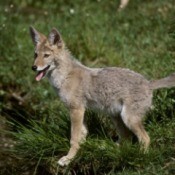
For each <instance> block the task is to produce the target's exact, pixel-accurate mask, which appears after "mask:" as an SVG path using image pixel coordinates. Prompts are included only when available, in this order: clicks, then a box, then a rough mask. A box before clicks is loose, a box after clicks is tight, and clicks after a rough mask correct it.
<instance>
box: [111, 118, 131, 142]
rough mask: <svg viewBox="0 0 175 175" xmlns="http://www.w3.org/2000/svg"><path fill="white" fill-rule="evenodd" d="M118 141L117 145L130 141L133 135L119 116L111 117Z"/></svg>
mask: <svg viewBox="0 0 175 175" xmlns="http://www.w3.org/2000/svg"><path fill="white" fill-rule="evenodd" d="M112 121H113V123H114V125H115V127H116V131H117V134H118V136H119V139H118V141H117V144H122V142H123V141H125V140H132V136H133V133H132V132H131V131H130V130H129V129H128V128H127V127H126V125H125V124H124V122H123V120H122V118H121V116H117V117H112Z"/></svg>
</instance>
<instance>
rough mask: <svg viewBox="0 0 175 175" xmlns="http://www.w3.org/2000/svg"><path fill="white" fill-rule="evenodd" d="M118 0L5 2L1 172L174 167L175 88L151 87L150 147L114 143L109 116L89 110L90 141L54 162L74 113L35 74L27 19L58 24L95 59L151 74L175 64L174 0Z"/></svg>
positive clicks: (65, 145)
mask: <svg viewBox="0 0 175 175" xmlns="http://www.w3.org/2000/svg"><path fill="white" fill-rule="evenodd" d="M118 4H119V1H113V0H111V1H109V0H101V1H98V0H97V1H92V0H87V1H81V0H74V1H69V0H66V1H63V0H60V1H58V2H57V1H54V0H48V1H47V2H46V1H45V2H43V1H41V0H39V1H34V0H23V1H19V0H16V1H11V0H6V1H2V2H0V14H1V15H0V38H1V39H0V53H1V54H0V112H1V113H0V118H3V119H4V118H5V121H6V123H5V125H6V127H5V128H4V127H3V128H1V127H0V137H1V138H3V139H2V144H0V169H1V170H0V174H2V175H4V174H7V175H8V174H13V175H17V174H27V173H28V174H30V175H32V174H38V175H41V174H47V175H49V174H97V175H100V174H118V175H125V174H130V175H136V174H137V175H139V174H145V175H150V174H160V175H161V174H162V175H171V174H172V175H174V174H175V168H174V167H175V137H174V133H175V129H174V128H175V100H174V99H175V98H174V97H175V90H174V88H171V89H168V90H167V89H164V90H158V91H155V92H154V99H153V107H154V108H153V110H152V111H150V112H149V113H148V114H147V119H146V121H145V126H146V129H147V130H148V132H149V135H150V136H151V146H150V150H149V152H148V153H147V154H143V153H142V152H141V151H139V145H138V143H135V144H131V143H128V142H126V143H124V144H123V145H122V146H121V147H117V146H116V144H115V141H116V140H117V133H116V132H115V129H114V127H113V125H112V123H111V121H110V120H109V117H106V116H104V114H101V113H97V112H93V111H87V112H86V115H85V118H86V120H87V125H88V128H89V136H88V138H87V141H86V142H85V143H84V144H82V147H81V149H80V151H79V153H78V155H77V156H76V158H75V159H74V160H73V161H72V163H71V164H70V165H69V166H68V167H65V168H61V167H59V166H58V165H57V160H58V159H59V158H60V157H61V156H62V155H65V154H66V153H67V151H68V149H69V139H70V121H69V113H68V111H67V109H66V108H65V107H64V105H63V104H62V103H61V102H60V101H59V99H58V97H57V96H56V94H55V93H54V91H53V90H52V88H51V87H50V85H49V84H48V82H47V80H43V81H42V82H41V83H36V82H35V80H34V73H33V72H32V71H31V65H32V63H33V52H34V48H33V44H32V41H31V39H30V37H29V32H28V28H29V26H30V25H33V26H34V27H35V28H37V29H38V30H39V31H41V32H42V33H45V34H48V33H49V31H50V30H51V28H52V27H56V28H58V30H59V31H60V33H61V34H62V36H63V39H64V40H65V43H66V44H67V46H68V48H69V49H70V51H71V52H72V53H73V55H74V56H75V57H76V58H77V59H78V60H80V61H81V62H82V63H84V64H86V65H87V66H90V67H105V66H119V67H127V68H129V69H132V70H134V71H137V72H139V73H141V74H143V75H144V76H145V77H147V78H148V79H155V78H160V77H164V76H166V75H168V74H169V73H171V72H174V67H175V44H174V43H175V42H174V36H175V35H174V34H175V19H174V15H175V6H174V0H167V1H164V0H157V1H149V0H146V1H141V0H135V1H131V2H130V3H129V5H128V7H127V8H126V9H125V10H124V11H121V12H117V5H118ZM1 121H2V120H1ZM2 125H3V123H2ZM11 141H13V145H12V146H4V145H11Z"/></svg>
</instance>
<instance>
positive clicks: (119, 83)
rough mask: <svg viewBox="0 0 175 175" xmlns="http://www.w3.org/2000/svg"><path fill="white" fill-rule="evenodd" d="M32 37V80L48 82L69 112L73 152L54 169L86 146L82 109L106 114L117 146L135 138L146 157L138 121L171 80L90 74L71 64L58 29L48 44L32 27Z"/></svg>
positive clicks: (108, 71)
mask: <svg viewBox="0 0 175 175" xmlns="http://www.w3.org/2000/svg"><path fill="white" fill-rule="evenodd" d="M30 34H31V37H32V40H33V43H34V45H35V61H34V65H33V67H32V69H33V70H35V71H37V72H38V73H37V76H36V80H37V81H40V80H41V79H42V78H44V77H45V76H47V77H48V79H49V81H50V83H51V85H52V86H53V87H54V89H55V90H56V91H57V94H58V95H59V96H60V98H61V100H62V101H63V102H64V103H65V105H66V106H67V107H68V109H69V111H70V118H71V140H70V145H71V147H70V150H69V152H68V154H67V155H66V156H64V157H62V158H61V159H60V160H59V161H58V163H59V164H60V165H61V166H64V165H67V164H69V162H70V161H71V159H73V158H74V156H75V155H76V153H77V151H78V149H79V147H80V143H82V141H84V140H85V138H86V135H87V129H86V125H85V122H84V113H85V110H86V108H97V109H99V110H102V111H105V112H108V113H109V114H110V115H111V119H112V121H113V123H114V125H115V126H116V130H117V133H118V135H119V139H120V140H119V141H120V142H121V141H123V140H124V139H128V138H130V137H131V136H132V134H135V135H136V136H137V138H138V141H139V143H141V146H142V148H143V149H144V150H145V151H146V150H147V148H148V146H149V143H150V138H149V136H148V134H147V132H146V131H145V129H144V126H143V124H142V120H143V118H144V115H145V112H146V111H147V110H148V109H149V108H150V107H151V103H152V93H153V90H154V89H158V88H165V87H166V88H168V87H172V86H175V74H172V75H171V76H169V77H166V78H162V79H160V80H155V81H148V80H147V79H145V78H144V77H143V76H142V75H140V74H138V73H136V72H134V71H131V70H129V69H124V68H117V67H108V68H94V69H93V68H88V67H86V66H84V65H82V64H81V63H80V62H78V61H77V60H75V59H74V57H73V56H72V55H71V53H70V52H69V51H68V50H67V48H66V47H65V44H64V42H63V40H62V37H61V35H60V34H59V32H58V31H57V30H56V29H52V30H51V32H50V34H49V37H48V38H46V36H44V35H43V34H41V33H39V32H38V31H37V30H36V29H34V28H33V27H31V28H30ZM116 149H117V147H116Z"/></svg>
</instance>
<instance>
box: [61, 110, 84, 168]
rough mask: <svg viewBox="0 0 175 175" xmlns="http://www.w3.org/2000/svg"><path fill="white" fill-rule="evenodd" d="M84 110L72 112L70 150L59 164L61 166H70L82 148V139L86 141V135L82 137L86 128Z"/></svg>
mask: <svg viewBox="0 0 175 175" xmlns="http://www.w3.org/2000/svg"><path fill="white" fill-rule="evenodd" d="M84 112H85V109H84V108H80V109H71V110H70V118H71V140H70V145H71V147H70V150H69V152H68V154H67V155H66V156H63V157H62V158H61V159H60V160H59V161H58V164H59V165H61V166H65V165H68V164H69V163H70V161H71V159H73V158H74V157H75V155H76V153H77V151H78V149H79V148H80V143H81V141H82V139H85V138H84V137H85V135H82V131H84V129H85V127H84V125H83V120H84Z"/></svg>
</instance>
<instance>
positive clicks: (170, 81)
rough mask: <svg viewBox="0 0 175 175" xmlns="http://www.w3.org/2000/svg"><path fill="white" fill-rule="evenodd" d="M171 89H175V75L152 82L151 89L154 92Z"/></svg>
mask: <svg viewBox="0 0 175 175" xmlns="http://www.w3.org/2000/svg"><path fill="white" fill-rule="evenodd" d="M170 87H175V73H173V74H171V75H169V76H168V77H165V78H162V79H159V80H154V81H151V82H150V88H151V89H153V90H154V89H160V88H170Z"/></svg>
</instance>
